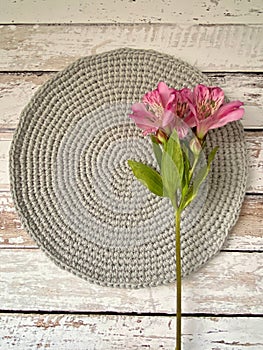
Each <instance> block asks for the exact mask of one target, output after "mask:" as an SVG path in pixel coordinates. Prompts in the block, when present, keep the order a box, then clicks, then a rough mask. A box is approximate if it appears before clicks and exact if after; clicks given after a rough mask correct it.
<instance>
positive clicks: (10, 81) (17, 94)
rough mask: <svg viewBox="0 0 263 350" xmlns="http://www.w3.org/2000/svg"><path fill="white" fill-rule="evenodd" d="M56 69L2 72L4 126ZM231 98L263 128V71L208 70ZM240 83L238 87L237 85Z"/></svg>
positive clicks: (0, 118) (247, 121)
mask: <svg viewBox="0 0 263 350" xmlns="http://www.w3.org/2000/svg"><path fill="white" fill-rule="evenodd" d="M54 74H55V73H39V74H34V73H20V74H5V73H2V74H0V111H1V114H0V130H2V131H4V129H13V128H15V127H16V126H17V123H18V118H19V115H20V113H21V111H22V109H23V108H24V107H25V105H26V104H27V103H28V102H29V100H30V98H31V97H32V96H33V94H34V93H35V92H36V90H37V89H38V87H39V86H41V85H42V84H44V83H45V82H46V81H47V80H48V79H50V78H51V77H53V76H54ZM207 75H208V76H209V77H210V79H211V80H212V83H213V84H214V85H218V86H220V87H222V88H223V89H224V91H225V93H226V95H227V96H228V97H229V98H230V99H231V100H241V101H242V102H244V104H245V109H246V114H245V117H244V119H243V124H244V127H245V128H249V129H253V128H255V129H259V128H262V129H263V74H244V73H236V74H231V73H217V74H215V73H207ZM237 86H238V89H237V88H236V87H237Z"/></svg>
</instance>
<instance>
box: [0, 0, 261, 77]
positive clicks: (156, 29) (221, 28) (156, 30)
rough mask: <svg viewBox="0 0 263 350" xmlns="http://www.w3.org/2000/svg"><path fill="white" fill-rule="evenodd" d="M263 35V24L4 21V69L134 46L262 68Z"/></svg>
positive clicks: (217, 67)
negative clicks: (16, 22) (70, 23)
mask: <svg viewBox="0 0 263 350" xmlns="http://www.w3.org/2000/svg"><path fill="white" fill-rule="evenodd" d="M151 7H152V5H151ZM262 37H263V25H238V26H237V25H189V24H179V25H160V24H157V25H150V24H139V25H88V26H83V25H74V26H65V25H61V26H54V25H53V26H47V25H41V26H37V25H35V26H33V25H30V26H25V25H19V26H15V25H12V26H0V48H1V49H0V55H1V61H0V70H1V71H21V70H22V71H32V70H38V71H39V70H47V71H50V70H51V71H52V70H60V69H62V68H64V67H66V66H67V65H68V64H69V63H72V62H73V61H75V60H76V59H77V58H79V57H81V56H86V55H90V54H95V53H100V52H104V51H108V50H111V49H116V48H120V47H131V48H141V49H154V50H157V51H161V52H164V53H167V54H171V55H174V56H176V57H178V58H181V59H183V60H185V61H187V62H189V63H191V64H193V65H195V66H196V67H198V68H199V69H201V70H202V71H206V72H209V71H224V72H225V71H248V72H262V67H263V63H262V62H263V41H262Z"/></svg>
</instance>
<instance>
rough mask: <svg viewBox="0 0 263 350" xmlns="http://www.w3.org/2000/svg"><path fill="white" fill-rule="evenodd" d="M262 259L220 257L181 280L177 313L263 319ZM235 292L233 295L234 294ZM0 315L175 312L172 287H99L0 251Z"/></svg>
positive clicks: (36, 258)
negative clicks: (13, 312)
mask: <svg viewBox="0 0 263 350" xmlns="http://www.w3.org/2000/svg"><path fill="white" fill-rule="evenodd" d="M262 266H263V254H262V253H256V252H254V253H240V252H221V253H220V254H218V255H217V256H215V257H214V258H213V259H211V260H210V261H209V262H208V263H207V264H206V265H205V266H204V267H202V268H201V269H200V270H199V271H197V272H195V273H194V274H192V275H191V276H189V277H187V278H185V279H184V280H183V312H184V313H209V314H216V313H219V314H254V315H260V314H262V313H263V268H262ZM237 288H238V293H237ZM0 295H1V309H2V310H42V311H43V310H46V311H48V310H58V311H67V310H68V311H69V310H74V311H75V312H92V311H100V312H103V311H117V312H154V313H160V312H164V313H171V312H175V307H176V306H175V286H174V285H173V284H170V285H168V286H159V287H155V288H144V289H138V290H131V289H118V288H109V287H101V286H97V285H96V284H91V283H89V282H87V281H85V280H83V279H81V278H79V277H76V276H74V275H73V274H72V273H70V272H67V271H63V270H62V269H61V268H59V267H57V266H56V265H55V264H54V263H53V262H52V261H51V260H50V259H49V258H48V257H47V256H46V255H45V254H44V253H43V252H42V251H41V250H39V249H32V250H31V249H15V250H14V249H1V250H0Z"/></svg>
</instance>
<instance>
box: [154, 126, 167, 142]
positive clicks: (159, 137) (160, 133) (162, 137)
mask: <svg viewBox="0 0 263 350" xmlns="http://www.w3.org/2000/svg"><path fill="white" fill-rule="evenodd" d="M156 138H157V141H158V142H159V143H161V144H164V143H165V142H166V141H167V140H168V136H167V134H166V133H165V132H164V131H163V130H161V129H158V130H157V132H156Z"/></svg>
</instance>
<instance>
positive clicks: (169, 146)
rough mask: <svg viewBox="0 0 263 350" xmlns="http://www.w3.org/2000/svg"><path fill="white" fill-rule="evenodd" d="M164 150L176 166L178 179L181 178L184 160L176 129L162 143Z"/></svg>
mask: <svg viewBox="0 0 263 350" xmlns="http://www.w3.org/2000/svg"><path fill="white" fill-rule="evenodd" d="M164 150H165V151H166V152H167V153H168V154H169V155H170V157H171V158H172V160H173V162H174V164H175V166H176V168H177V172H178V174H179V177H180V180H182V178H183V173H184V160H183V153H182V148H181V144H180V140H179V137H178V134H177V131H176V130H174V131H173V132H172V134H171V136H170V137H169V140H168V142H167V143H166V144H165V145H164Z"/></svg>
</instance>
